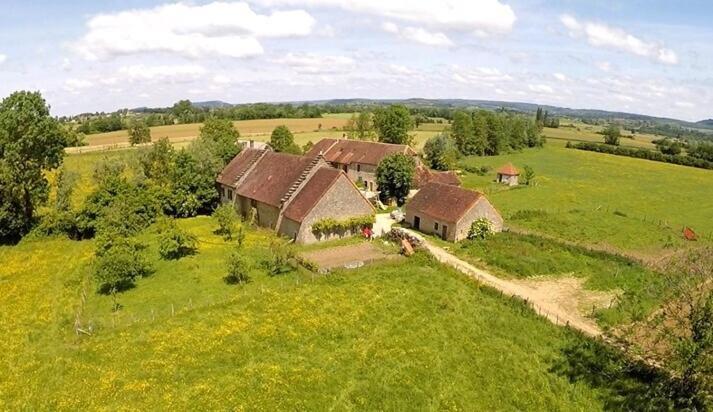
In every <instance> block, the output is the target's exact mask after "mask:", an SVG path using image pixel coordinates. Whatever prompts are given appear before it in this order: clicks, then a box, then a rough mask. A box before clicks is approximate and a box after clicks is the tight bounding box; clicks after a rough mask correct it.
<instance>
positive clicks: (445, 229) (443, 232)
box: [441, 225, 448, 240]
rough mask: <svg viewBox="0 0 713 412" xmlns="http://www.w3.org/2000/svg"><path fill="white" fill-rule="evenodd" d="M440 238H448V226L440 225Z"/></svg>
mask: <svg viewBox="0 0 713 412" xmlns="http://www.w3.org/2000/svg"><path fill="white" fill-rule="evenodd" d="M441 239H443V240H448V226H447V225H443V226H441Z"/></svg>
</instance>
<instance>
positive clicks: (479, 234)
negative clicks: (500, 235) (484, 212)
mask: <svg viewBox="0 0 713 412" xmlns="http://www.w3.org/2000/svg"><path fill="white" fill-rule="evenodd" d="M492 233H493V229H492V224H491V223H490V221H489V220H488V219H486V218H484V217H481V218H480V219H476V220H475V221H474V222H473V223H472V224H471V225H470V230H468V239H470V240H477V239H487V238H488V236H490V235H491V234H492Z"/></svg>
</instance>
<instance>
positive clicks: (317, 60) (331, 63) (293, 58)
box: [275, 53, 355, 74]
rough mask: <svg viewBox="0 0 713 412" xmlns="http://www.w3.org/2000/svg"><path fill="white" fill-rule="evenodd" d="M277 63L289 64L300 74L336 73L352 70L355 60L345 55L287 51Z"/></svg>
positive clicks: (276, 60)
mask: <svg viewBox="0 0 713 412" xmlns="http://www.w3.org/2000/svg"><path fill="white" fill-rule="evenodd" d="M275 63H278V64H282V65H286V66H289V67H290V68H291V69H292V70H294V71H295V72H297V73H300V74H336V73H344V72H348V71H350V70H351V69H352V68H353V67H354V64H355V63H354V60H353V59H351V58H349V57H345V56H326V55H319V54H314V53H287V55H285V56H284V57H281V58H279V59H275Z"/></svg>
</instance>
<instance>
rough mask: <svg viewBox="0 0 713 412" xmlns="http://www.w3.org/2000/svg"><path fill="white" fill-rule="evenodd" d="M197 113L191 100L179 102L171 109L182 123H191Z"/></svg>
mask: <svg viewBox="0 0 713 412" xmlns="http://www.w3.org/2000/svg"><path fill="white" fill-rule="evenodd" d="M195 111H196V110H195V108H194V107H193V103H191V101H190V100H179V101H178V102H176V103H175V104H174V105H173V107H172V108H171V113H172V114H173V115H174V116H175V117H176V118H177V119H178V121H179V122H181V123H191V122H192V121H193V119H194V114H195Z"/></svg>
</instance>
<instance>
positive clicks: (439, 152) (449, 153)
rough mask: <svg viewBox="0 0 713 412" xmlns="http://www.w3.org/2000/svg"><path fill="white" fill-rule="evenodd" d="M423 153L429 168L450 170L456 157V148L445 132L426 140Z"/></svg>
mask: <svg viewBox="0 0 713 412" xmlns="http://www.w3.org/2000/svg"><path fill="white" fill-rule="evenodd" d="M423 154H424V155H425V157H426V160H427V161H428V164H429V166H431V169H436V170H450V169H451V168H452V167H453V165H454V164H455V162H456V160H457V159H458V150H457V149H456V147H455V144H454V143H453V139H451V138H450V137H449V136H448V135H447V134H445V133H440V134H437V135H436V136H433V137H432V138H430V139H428V140H427V141H426V144H425V145H424V146H423Z"/></svg>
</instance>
